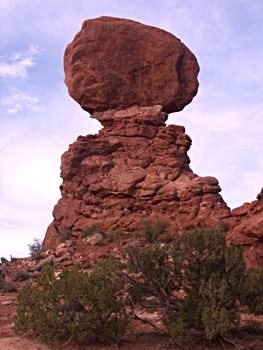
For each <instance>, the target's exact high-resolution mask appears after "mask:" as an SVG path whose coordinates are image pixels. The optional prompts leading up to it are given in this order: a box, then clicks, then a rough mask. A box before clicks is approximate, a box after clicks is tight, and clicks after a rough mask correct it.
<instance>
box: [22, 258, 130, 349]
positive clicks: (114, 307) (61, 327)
mask: <svg viewBox="0 0 263 350" xmlns="http://www.w3.org/2000/svg"><path fill="white" fill-rule="evenodd" d="M123 288H124V282H123V278H122V274H121V273H120V272H119V266H118V263H117V262H116V261H115V260H114V259H109V260H108V261H107V262H101V263H98V264H97V266H96V267H95V269H94V270H93V271H92V272H90V273H86V272H81V271H80V270H79V268H78V267H74V268H73V269H71V270H67V269H64V270H63V271H62V273H61V274H60V275H59V278H58V279H56V278H55V275H54V269H53V268H52V267H51V266H48V265H47V266H45V267H44V268H43V270H42V275H41V278H40V280H39V286H38V288H32V287H31V286H25V287H24V288H23V290H22V291H21V292H20V293H19V295H18V301H19V305H18V308H17V315H16V320H15V330H16V332H18V333H24V332H27V331H32V332H33V334H35V335H37V336H39V337H40V338H41V339H42V340H43V341H44V342H46V343H48V344H52V343H59V342H61V341H64V340H65V339H69V338H74V339H75V340H77V341H79V342H81V343H86V342H88V341H92V340H97V341H100V342H102V343H104V342H105V343H107V342H117V341H118V340H119V339H120V337H121V336H122V335H123V334H124V332H125V330H126V326H127V324H128V323H129V315H128V314H127V312H126V311H125V302H124V298H123Z"/></svg>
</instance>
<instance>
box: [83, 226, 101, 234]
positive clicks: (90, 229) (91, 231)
mask: <svg viewBox="0 0 263 350" xmlns="http://www.w3.org/2000/svg"><path fill="white" fill-rule="evenodd" d="M99 231H100V229H99V227H98V225H96V224H92V225H90V226H87V227H85V228H84V230H83V231H82V235H83V237H90V236H92V235H93V234H95V233H97V232H99Z"/></svg>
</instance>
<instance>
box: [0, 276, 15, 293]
mask: <svg viewBox="0 0 263 350" xmlns="http://www.w3.org/2000/svg"><path fill="white" fill-rule="evenodd" d="M0 290H1V291H2V292H4V293H16V292H17V288H16V286H15V285H14V284H13V283H12V282H9V281H6V280H4V279H2V278H0Z"/></svg>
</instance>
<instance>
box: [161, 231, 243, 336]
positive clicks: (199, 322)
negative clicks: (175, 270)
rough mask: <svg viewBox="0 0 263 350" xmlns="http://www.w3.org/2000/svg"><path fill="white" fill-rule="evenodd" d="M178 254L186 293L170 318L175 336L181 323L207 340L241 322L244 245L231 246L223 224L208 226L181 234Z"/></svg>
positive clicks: (174, 253)
mask: <svg viewBox="0 0 263 350" xmlns="http://www.w3.org/2000/svg"><path fill="white" fill-rule="evenodd" d="M178 256H181V259H180V261H181V267H180V268H181V271H182V276H181V279H182V288H183V291H184V294H185V297H184V299H183V302H182V305H181V307H180V310H179V312H177V313H176V314H170V315H169V317H168V318H167V324H168V327H169V328H170V329H171V333H172V334H173V338H174V340H175V341H177V340H178V339H177V336H179V337H180V336H181V334H180V332H181V328H182V327H183V328H184V329H185V330H186V331H187V330H188V331H190V330H191V329H196V330H199V331H202V332H204V334H205V337H206V339H208V340H212V339H214V338H217V337H218V336H224V335H225V334H226V333H227V332H228V331H229V330H230V328H231V327H233V326H235V325H238V324H239V322H240V319H239V316H240V311H241V308H242V304H241V301H242V290H241V286H242V284H243V282H244V279H245V275H246V268H245V263H244V260H243V256H242V252H241V249H239V248H237V247H233V246H230V247H228V246H227V245H226V241H225V237H224V234H223V232H222V230H221V229H220V228H216V229H206V230H199V231H195V232H190V233H186V234H184V235H182V236H181V237H180V238H179V239H178V240H177V241H176V242H175V243H174V248H173V257H176V259H178ZM178 330H179V331H180V332H178Z"/></svg>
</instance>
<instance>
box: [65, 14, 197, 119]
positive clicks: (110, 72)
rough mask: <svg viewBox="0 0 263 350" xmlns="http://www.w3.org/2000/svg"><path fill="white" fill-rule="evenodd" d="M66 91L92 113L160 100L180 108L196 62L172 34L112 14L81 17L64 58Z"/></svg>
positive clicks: (189, 95) (170, 108)
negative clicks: (90, 17)
mask: <svg viewBox="0 0 263 350" xmlns="http://www.w3.org/2000/svg"><path fill="white" fill-rule="evenodd" d="M64 68H65V75H66V78H65V82H66V85H67V86H68V90H69V94H70V96H71V97H73V98H74V99H75V100H76V101H77V102H78V103H79V104H80V105H81V107H82V108H83V109H84V110H86V111H88V112H90V113H93V112H95V111H105V110H108V109H116V108H117V109H126V108H128V107H131V106H134V105H139V106H153V105H161V106H163V107H164V111H166V112H167V113H171V112H176V111H180V110H182V109H183V108H184V107H185V105H187V104H188V103H190V102H191V101H192V99H193V97H194V96H195V95H196V93H197V89H198V81H197V74H198V71H199V66H198V63H197V60H196V58H195V56H194V55H193V54H192V52H191V51H190V50H189V49H188V48H187V47H186V46H185V45H184V44H183V43H182V42H181V41H180V40H179V39H177V38H176V37H175V36H174V35H172V34H170V33H168V32H166V31H164V30H161V29H158V28H155V27H151V26H147V25H143V24H141V23H138V22H135V21H131V20H127V19H121V18H114V17H99V18H96V19H90V20H86V21H85V22H84V23H83V25H82V29H81V31H80V32H79V33H78V34H77V35H76V36H75V38H74V40H73V41H72V43H70V44H69V45H68V46H67V49H66V51H65V58H64Z"/></svg>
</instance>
